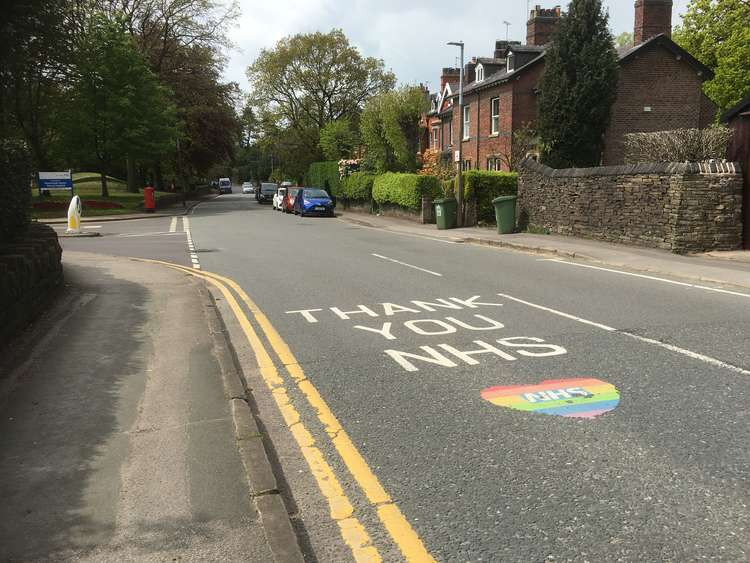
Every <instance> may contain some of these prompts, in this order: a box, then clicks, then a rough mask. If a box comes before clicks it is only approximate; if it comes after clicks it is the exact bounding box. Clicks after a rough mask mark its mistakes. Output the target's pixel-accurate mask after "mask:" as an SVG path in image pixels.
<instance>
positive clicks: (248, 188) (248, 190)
mask: <svg viewBox="0 0 750 563" xmlns="http://www.w3.org/2000/svg"><path fill="white" fill-rule="evenodd" d="M242 193H243V194H254V193H255V188H254V187H253V185H252V184H251V183H250V182H244V183H243V184H242Z"/></svg>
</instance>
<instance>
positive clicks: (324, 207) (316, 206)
mask: <svg viewBox="0 0 750 563" xmlns="http://www.w3.org/2000/svg"><path fill="white" fill-rule="evenodd" d="M334 207H335V204H334V203H333V200H332V199H331V196H329V195H328V192H326V191H325V190H321V189H319V188H300V191H299V192H297V197H295V198H294V212H295V213H296V214H297V215H301V216H302V217H306V216H308V215H322V216H325V217H333V208H334Z"/></svg>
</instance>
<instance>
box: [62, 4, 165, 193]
mask: <svg viewBox="0 0 750 563" xmlns="http://www.w3.org/2000/svg"><path fill="white" fill-rule="evenodd" d="M66 115H67V121H66V123H65V127H64V128H63V134H64V135H63V138H64V141H65V146H66V149H67V153H68V154H69V155H70V156H72V157H76V158H78V159H84V160H85V159H88V158H90V156H92V155H93V156H95V158H96V161H97V163H98V166H99V172H100V174H101V179H102V196H107V195H108V189H107V175H108V174H109V173H110V170H111V168H112V165H113V162H114V161H115V160H117V159H120V158H122V157H123V156H124V155H133V156H138V157H145V156H146V155H154V154H157V155H158V154H163V153H164V152H166V151H167V150H168V149H169V148H170V147H171V143H172V140H173V138H174V136H175V133H176V129H175V127H176V116H175V111H174V106H173V105H172V103H171V100H170V98H169V95H168V92H167V90H166V89H165V88H164V87H163V86H162V85H161V84H160V83H159V81H158V79H157V78H156V77H155V76H154V75H153V73H152V72H151V71H150V70H149V69H148V67H147V65H146V61H145V60H144V59H143V57H142V56H141V54H140V53H139V52H138V49H137V48H136V46H135V44H134V43H133V40H132V38H131V37H130V36H129V35H128V34H127V33H125V32H124V31H123V28H122V25H121V23H119V22H115V21H110V20H107V19H106V18H104V17H102V16H100V15H95V16H94V17H92V19H91V21H90V23H89V24H88V26H87V29H86V31H85V32H84V33H83V35H82V38H81V41H80V45H79V48H78V56H77V60H76V76H75V79H74V82H73V86H72V91H71V92H70V96H69V103H68V107H67V108H66Z"/></svg>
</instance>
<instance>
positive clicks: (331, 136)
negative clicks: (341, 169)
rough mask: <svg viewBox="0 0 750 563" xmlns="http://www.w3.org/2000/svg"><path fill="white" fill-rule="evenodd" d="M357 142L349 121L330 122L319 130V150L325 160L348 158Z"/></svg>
mask: <svg viewBox="0 0 750 563" xmlns="http://www.w3.org/2000/svg"><path fill="white" fill-rule="evenodd" d="M358 144H359V140H358V138H357V134H356V132H355V131H354V129H353V128H352V124H351V121H349V119H346V118H345V119H339V120H337V121H331V122H330V123H329V124H327V125H325V126H324V127H323V129H321V130H320V150H322V151H323V156H324V157H325V158H326V159H327V160H340V159H342V158H349V157H351V156H352V153H353V152H354V150H355V149H356V148H357V145H358Z"/></svg>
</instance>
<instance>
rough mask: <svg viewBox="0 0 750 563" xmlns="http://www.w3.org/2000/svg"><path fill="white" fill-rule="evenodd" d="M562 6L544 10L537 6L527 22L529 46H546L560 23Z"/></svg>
mask: <svg viewBox="0 0 750 563" xmlns="http://www.w3.org/2000/svg"><path fill="white" fill-rule="evenodd" d="M560 14H561V12H560V6H555V7H554V8H542V7H541V6H538V5H537V6H535V7H534V9H533V10H531V13H530V14H529V21H528V22H526V43H527V44H529V45H546V44H547V43H549V41H550V39H551V37H552V34H553V33H554V31H555V28H556V27H557V24H558V23H559V22H560Z"/></svg>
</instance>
